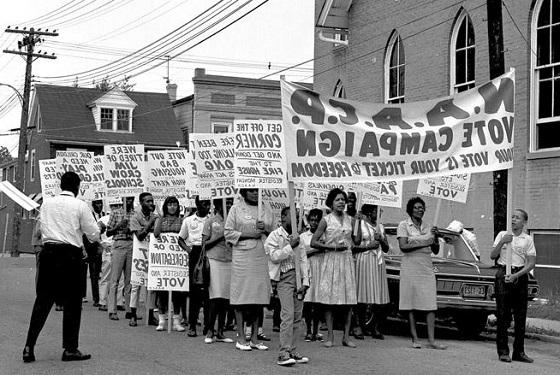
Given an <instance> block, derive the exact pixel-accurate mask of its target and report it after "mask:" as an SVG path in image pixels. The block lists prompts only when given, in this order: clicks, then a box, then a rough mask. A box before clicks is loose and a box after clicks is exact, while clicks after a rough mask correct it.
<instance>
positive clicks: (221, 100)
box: [210, 93, 235, 104]
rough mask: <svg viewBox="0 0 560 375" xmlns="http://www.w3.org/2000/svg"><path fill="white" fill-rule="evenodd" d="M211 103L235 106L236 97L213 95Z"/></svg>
mask: <svg viewBox="0 0 560 375" xmlns="http://www.w3.org/2000/svg"><path fill="white" fill-rule="evenodd" d="M210 102H211V103H215V104H235V95H231V94H219V93H212V94H211V95H210Z"/></svg>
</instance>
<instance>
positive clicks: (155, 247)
mask: <svg viewBox="0 0 560 375" xmlns="http://www.w3.org/2000/svg"><path fill="white" fill-rule="evenodd" d="M178 237H179V235H178V234H176V233H162V234H160V237H159V238H156V237H155V236H154V234H153V233H151V234H150V246H149V249H150V250H149V254H148V255H149V256H148V289H149V290H176V291H183V292H188V291H189V256H188V254H187V252H186V251H185V250H183V249H182V248H181V246H179V241H178Z"/></svg>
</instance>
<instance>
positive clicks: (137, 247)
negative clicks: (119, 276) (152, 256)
mask: <svg viewBox="0 0 560 375" xmlns="http://www.w3.org/2000/svg"><path fill="white" fill-rule="evenodd" d="M149 246H150V243H149V240H148V239H147V238H146V239H145V240H144V241H140V240H139V239H138V237H136V235H133V236H132V267H131V272H130V283H131V284H132V285H139V286H146V284H147V282H148V252H149Z"/></svg>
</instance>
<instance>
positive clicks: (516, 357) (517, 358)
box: [511, 353, 534, 363]
mask: <svg viewBox="0 0 560 375" xmlns="http://www.w3.org/2000/svg"><path fill="white" fill-rule="evenodd" d="M511 360H512V361H516V362H525V363H533V362H534V360H533V359H532V358H530V357H529V356H528V355H527V354H525V353H519V354H513V355H512V356H511Z"/></svg>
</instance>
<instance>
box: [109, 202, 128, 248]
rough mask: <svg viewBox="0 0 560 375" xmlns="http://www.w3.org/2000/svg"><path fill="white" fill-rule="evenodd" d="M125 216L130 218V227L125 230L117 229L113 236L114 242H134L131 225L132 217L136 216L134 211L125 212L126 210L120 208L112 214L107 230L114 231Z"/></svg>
mask: <svg viewBox="0 0 560 375" xmlns="http://www.w3.org/2000/svg"><path fill="white" fill-rule="evenodd" d="M125 216H128V225H127V226H126V227H124V228H118V229H116V231H115V233H114V234H113V241H132V232H131V230H130V223H131V221H132V217H133V216H134V210H130V211H127V212H125V210H124V209H122V208H118V209H116V210H114V211H113V212H111V216H110V217H109V222H108V223H107V230H111V231H112V230H113V229H114V228H115V227H116V226H117V225H118V224H119V223H120V222H121V220H122V219H123V218H124V217H125Z"/></svg>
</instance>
